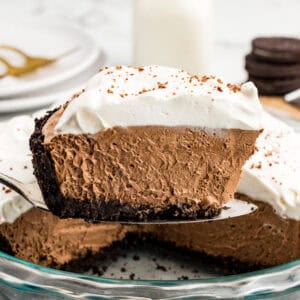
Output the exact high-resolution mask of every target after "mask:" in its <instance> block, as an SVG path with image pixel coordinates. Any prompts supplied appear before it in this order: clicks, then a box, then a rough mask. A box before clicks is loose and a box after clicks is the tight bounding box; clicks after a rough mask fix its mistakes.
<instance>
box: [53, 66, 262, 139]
mask: <svg viewBox="0 0 300 300" xmlns="http://www.w3.org/2000/svg"><path fill="white" fill-rule="evenodd" d="M261 114H262V108H261V105H260V103H259V99H258V95H257V89H256V88H255V86H254V85H253V84H252V83H250V82H248V83H245V84H243V85H242V86H237V85H232V84H226V83H225V82H223V80H222V79H219V78H216V77H214V76H202V77H200V76H196V75H191V74H189V73H187V72H185V71H182V70H178V69H173V68H167V67H161V66H147V67H139V68H133V67H124V66H118V67H107V68H104V69H102V70H100V71H99V73H98V74H97V75H95V76H94V77H93V78H92V79H91V80H90V81H89V82H88V84H87V86H86V88H85V90H84V91H83V92H82V93H81V94H80V95H79V96H78V97H75V98H74V99H73V100H72V101H71V102H70V103H69V104H68V106H67V107H66V109H65V111H64V112H63V114H62V116H61V118H60V120H59V122H58V123H57V125H56V128H55V131H56V133H57V134H61V133H62V134H63V133H73V134H80V133H91V134H93V133H97V132H99V131H100V130H102V129H104V128H109V127H113V126H141V125H162V126H180V125H183V126H195V127H208V128H224V129H230V128H240V129H244V130H258V129H261Z"/></svg>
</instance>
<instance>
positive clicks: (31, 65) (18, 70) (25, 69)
mask: <svg viewBox="0 0 300 300" xmlns="http://www.w3.org/2000/svg"><path fill="white" fill-rule="evenodd" d="M0 49H5V50H10V51H13V52H15V53H18V54H19V55H21V56H22V57H23V58H24V59H25V63H24V65H22V66H14V65H12V64H11V63H10V62H8V61H7V60H6V59H5V58H3V57H1V56H0V62H2V63H3V64H4V65H5V67H6V72H4V73H3V74H0V78H3V77H6V76H8V75H10V76H14V77H20V76H23V75H26V74H28V73H32V72H34V71H36V70H37V69H39V68H42V67H45V66H48V65H50V64H53V63H55V62H56V61H58V60H59V59H61V58H62V57H65V56H67V55H69V54H71V53H73V52H74V51H76V50H77V48H74V49H71V50H69V51H67V52H65V53H63V54H61V55H59V56H57V57H55V58H46V57H40V56H30V55H28V54H26V53H25V52H24V51H22V50H20V49H18V48H16V47H13V46H9V45H0Z"/></svg>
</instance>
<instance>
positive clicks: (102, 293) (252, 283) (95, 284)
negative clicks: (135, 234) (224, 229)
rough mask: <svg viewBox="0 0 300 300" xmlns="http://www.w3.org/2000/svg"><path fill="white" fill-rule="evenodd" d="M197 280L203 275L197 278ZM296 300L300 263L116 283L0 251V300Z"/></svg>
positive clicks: (298, 295) (299, 278)
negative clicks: (180, 278) (273, 299)
mask: <svg viewBox="0 0 300 300" xmlns="http://www.w3.org/2000/svg"><path fill="white" fill-rule="evenodd" d="M199 277H201V276H199ZM278 297H279V298H281V297H284V299H288V298H290V299H299V297H300V260H295V261H292V262H290V263H287V264H284V265H280V266H277V267H273V268H268V269H263V270H260V271H255V272H249V273H244V274H240V275H230V276H220V277H219V276H212V277H210V278H203V279H192V280H116V279H107V278H103V277H97V276H89V275H81V274H75V273H70V272H65V271H59V270H55V269H51V268H46V267H42V266H39V265H36V264H33V263H30V262H27V261H24V260H21V259H18V258H15V257H13V256H10V255H8V254H6V253H4V252H0V298H1V299H16V300H17V299H22V300H24V299H220V298H221V299H236V298H238V299H240V298H246V299H262V298H264V299H265V298H268V299H270V298H278Z"/></svg>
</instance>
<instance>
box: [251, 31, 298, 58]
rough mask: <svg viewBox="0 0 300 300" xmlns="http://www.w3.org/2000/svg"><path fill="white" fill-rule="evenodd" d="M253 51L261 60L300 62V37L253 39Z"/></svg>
mask: <svg viewBox="0 0 300 300" xmlns="http://www.w3.org/2000/svg"><path fill="white" fill-rule="evenodd" d="M252 53H253V54H254V55H255V56H256V57H257V58H258V59H261V60H264V61H269V62H279V63H297V62H300V39H296V38H287V37H260V38H256V39H254V40H253V41H252Z"/></svg>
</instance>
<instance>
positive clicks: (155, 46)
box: [133, 0, 213, 74]
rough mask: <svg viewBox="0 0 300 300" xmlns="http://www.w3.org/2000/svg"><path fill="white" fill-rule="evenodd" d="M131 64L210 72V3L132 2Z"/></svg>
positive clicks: (186, 0)
mask: <svg viewBox="0 0 300 300" xmlns="http://www.w3.org/2000/svg"><path fill="white" fill-rule="evenodd" d="M133 39H134V46H133V59H134V64H135V65H150V64H158V65H164V66H170V67H177V68H180V69H185V70H186V71H190V72H193V73H197V74H204V73H207V72H209V70H210V61H211V56H212V50H213V49H212V0H135V1H134V35H133Z"/></svg>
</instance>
